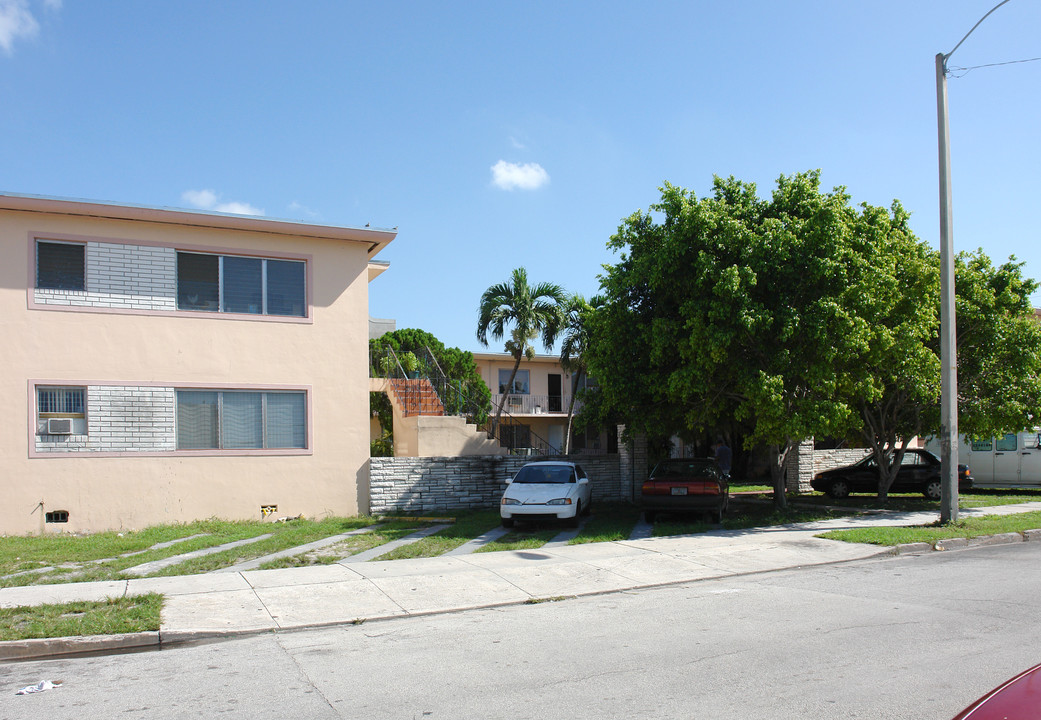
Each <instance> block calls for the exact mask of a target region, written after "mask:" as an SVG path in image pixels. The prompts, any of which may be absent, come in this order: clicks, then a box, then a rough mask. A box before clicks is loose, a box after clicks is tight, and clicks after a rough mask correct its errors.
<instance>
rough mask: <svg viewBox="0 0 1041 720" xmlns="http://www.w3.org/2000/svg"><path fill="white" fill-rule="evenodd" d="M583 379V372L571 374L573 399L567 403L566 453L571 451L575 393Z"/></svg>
mask: <svg viewBox="0 0 1041 720" xmlns="http://www.w3.org/2000/svg"><path fill="white" fill-rule="evenodd" d="M581 379H582V373H581V372H577V373H575V374H574V375H572V376H571V399H570V401H568V404H567V431H566V432H565V433H564V454H565V455H567V454H568V453H569V452H571V420H572V419H573V418H574V416H575V394H576V393H577V392H578V383H579V381H580V380H581Z"/></svg>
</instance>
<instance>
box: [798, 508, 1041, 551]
mask: <svg viewBox="0 0 1041 720" xmlns="http://www.w3.org/2000/svg"><path fill="white" fill-rule="evenodd" d="M1037 528H1041V512H1027V513H1017V514H1015V515H985V516H983V517H978V518H964V519H962V520H959V521H958V522H956V523H948V524H946V525H941V524H940V523H938V522H937V523H932V524H930V525H915V526H910V527H873V528H856V529H853V530H832V531H830V532H826V533H821V534H820V535H818V536H817V537H822V538H826V539H828V540H841V541H843V542H853V543H867V544H870V545H903V544H906V543H918V542H926V543H929V544H934V543H936V542H937V541H938V540H947V539H949V538H974V537H980V536H983V535H1000V534H1001V533H1010V532H1023V531H1024V530H1035V529H1037Z"/></svg>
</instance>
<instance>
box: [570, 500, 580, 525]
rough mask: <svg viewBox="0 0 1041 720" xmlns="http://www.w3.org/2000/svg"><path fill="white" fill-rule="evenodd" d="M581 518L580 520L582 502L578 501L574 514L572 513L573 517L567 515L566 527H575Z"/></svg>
mask: <svg viewBox="0 0 1041 720" xmlns="http://www.w3.org/2000/svg"><path fill="white" fill-rule="evenodd" d="M581 520H582V503H581V502H579V503H578V507H577V508H575V515H574V517H569V518H568V519H567V525H568V527H573V528H577V527H578V525H579V523H580V522H581Z"/></svg>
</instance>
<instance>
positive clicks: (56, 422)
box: [47, 418, 72, 435]
mask: <svg viewBox="0 0 1041 720" xmlns="http://www.w3.org/2000/svg"><path fill="white" fill-rule="evenodd" d="M47 434H48V435H71V434H72V418H47Z"/></svg>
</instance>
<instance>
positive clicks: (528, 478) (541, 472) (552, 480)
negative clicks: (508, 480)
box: [513, 465, 572, 485]
mask: <svg viewBox="0 0 1041 720" xmlns="http://www.w3.org/2000/svg"><path fill="white" fill-rule="evenodd" d="M571 472H572V471H571V466H570V465H525V466H524V467H522V468H521V469H520V471H519V472H518V473H517V477H515V478H513V482H515V483H538V484H546V485H556V484H562V483H566V482H568V481H569V480H570V479H571Z"/></svg>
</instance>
